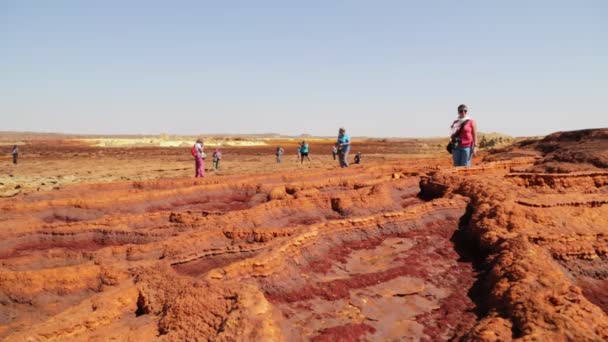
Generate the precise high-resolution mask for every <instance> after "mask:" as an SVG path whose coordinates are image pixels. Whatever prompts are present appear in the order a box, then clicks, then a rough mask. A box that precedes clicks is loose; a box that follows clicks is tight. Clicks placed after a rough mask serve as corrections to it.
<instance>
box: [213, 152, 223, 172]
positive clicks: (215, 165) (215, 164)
mask: <svg viewBox="0 0 608 342" xmlns="http://www.w3.org/2000/svg"><path fill="white" fill-rule="evenodd" d="M220 160H222V152H220V149H219V147H217V148H216V149H215V151H214V152H213V169H214V170H218V169H219V168H220Z"/></svg>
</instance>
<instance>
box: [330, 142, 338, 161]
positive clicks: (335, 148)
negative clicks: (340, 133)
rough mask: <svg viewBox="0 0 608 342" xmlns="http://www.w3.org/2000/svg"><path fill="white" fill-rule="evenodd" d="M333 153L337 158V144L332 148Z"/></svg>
mask: <svg viewBox="0 0 608 342" xmlns="http://www.w3.org/2000/svg"><path fill="white" fill-rule="evenodd" d="M331 154H332V155H333V156H334V160H336V156H337V155H338V147H336V145H334V146H333V147H332V148H331Z"/></svg>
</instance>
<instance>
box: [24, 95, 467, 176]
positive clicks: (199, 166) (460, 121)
mask: <svg viewBox="0 0 608 342" xmlns="http://www.w3.org/2000/svg"><path fill="white" fill-rule="evenodd" d="M468 111H469V110H468V108H467V106H466V105H464V104H461V105H459V106H458V118H457V119H456V120H454V122H453V123H452V126H451V132H450V133H451V134H450V149H449V150H450V153H452V161H453V164H454V166H470V165H471V158H472V157H473V156H474V155H475V153H476V151H475V148H476V147H477V127H476V125H475V122H474V121H473V120H472V119H471V118H470V117H469V115H468ZM15 147H16V146H15ZM350 149H351V139H350V136H349V135H348V134H346V130H345V129H344V128H343V127H341V128H340V129H339V130H338V138H337V139H336V143H335V144H334V146H333V148H332V154H333V158H334V160H336V157H337V158H338V160H339V163H340V167H341V168H346V167H348V166H349V163H348V154H349V153H350ZM203 150H204V144H203V141H202V140H200V139H199V140H197V141H196V144H194V146H193V147H192V151H193V153H192V155H193V156H194V157H195V170H196V177H204V176H205V158H206V155H205V153H204V151H203ZM297 152H298V159H299V160H300V164H303V163H304V160H305V159H306V160H308V161H309V162H310V156H309V153H310V150H309V145H308V143H307V142H306V140H302V142H301V143H300V145H299V146H298V150H297ZM284 154H285V149H284V148H283V147H282V146H277V149H276V152H275V156H276V161H277V163H281V162H282V161H283V155H284ZM13 156H15V154H13ZM221 159H222V153H221V152H220V150H219V148H216V149H215V151H214V152H213V168H214V169H215V170H217V169H219V163H220V160H221ZM361 159H362V155H361V152H357V154H356V155H355V158H354V161H355V164H360V163H361ZM16 160H17V159H16V157H14V163H17V161H16Z"/></svg>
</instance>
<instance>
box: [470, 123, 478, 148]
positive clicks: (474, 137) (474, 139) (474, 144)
mask: <svg viewBox="0 0 608 342" xmlns="http://www.w3.org/2000/svg"><path fill="white" fill-rule="evenodd" d="M471 124H472V125H471V128H472V129H473V154H475V152H476V150H477V124H475V121H472V122H471Z"/></svg>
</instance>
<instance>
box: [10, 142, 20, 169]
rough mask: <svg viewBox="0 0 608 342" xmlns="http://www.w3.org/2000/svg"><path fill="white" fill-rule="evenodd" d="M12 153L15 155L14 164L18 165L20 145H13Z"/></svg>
mask: <svg viewBox="0 0 608 342" xmlns="http://www.w3.org/2000/svg"><path fill="white" fill-rule="evenodd" d="M11 154H12V155H13V164H15V165H17V159H19V147H18V146H17V145H13V150H12V151H11Z"/></svg>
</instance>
